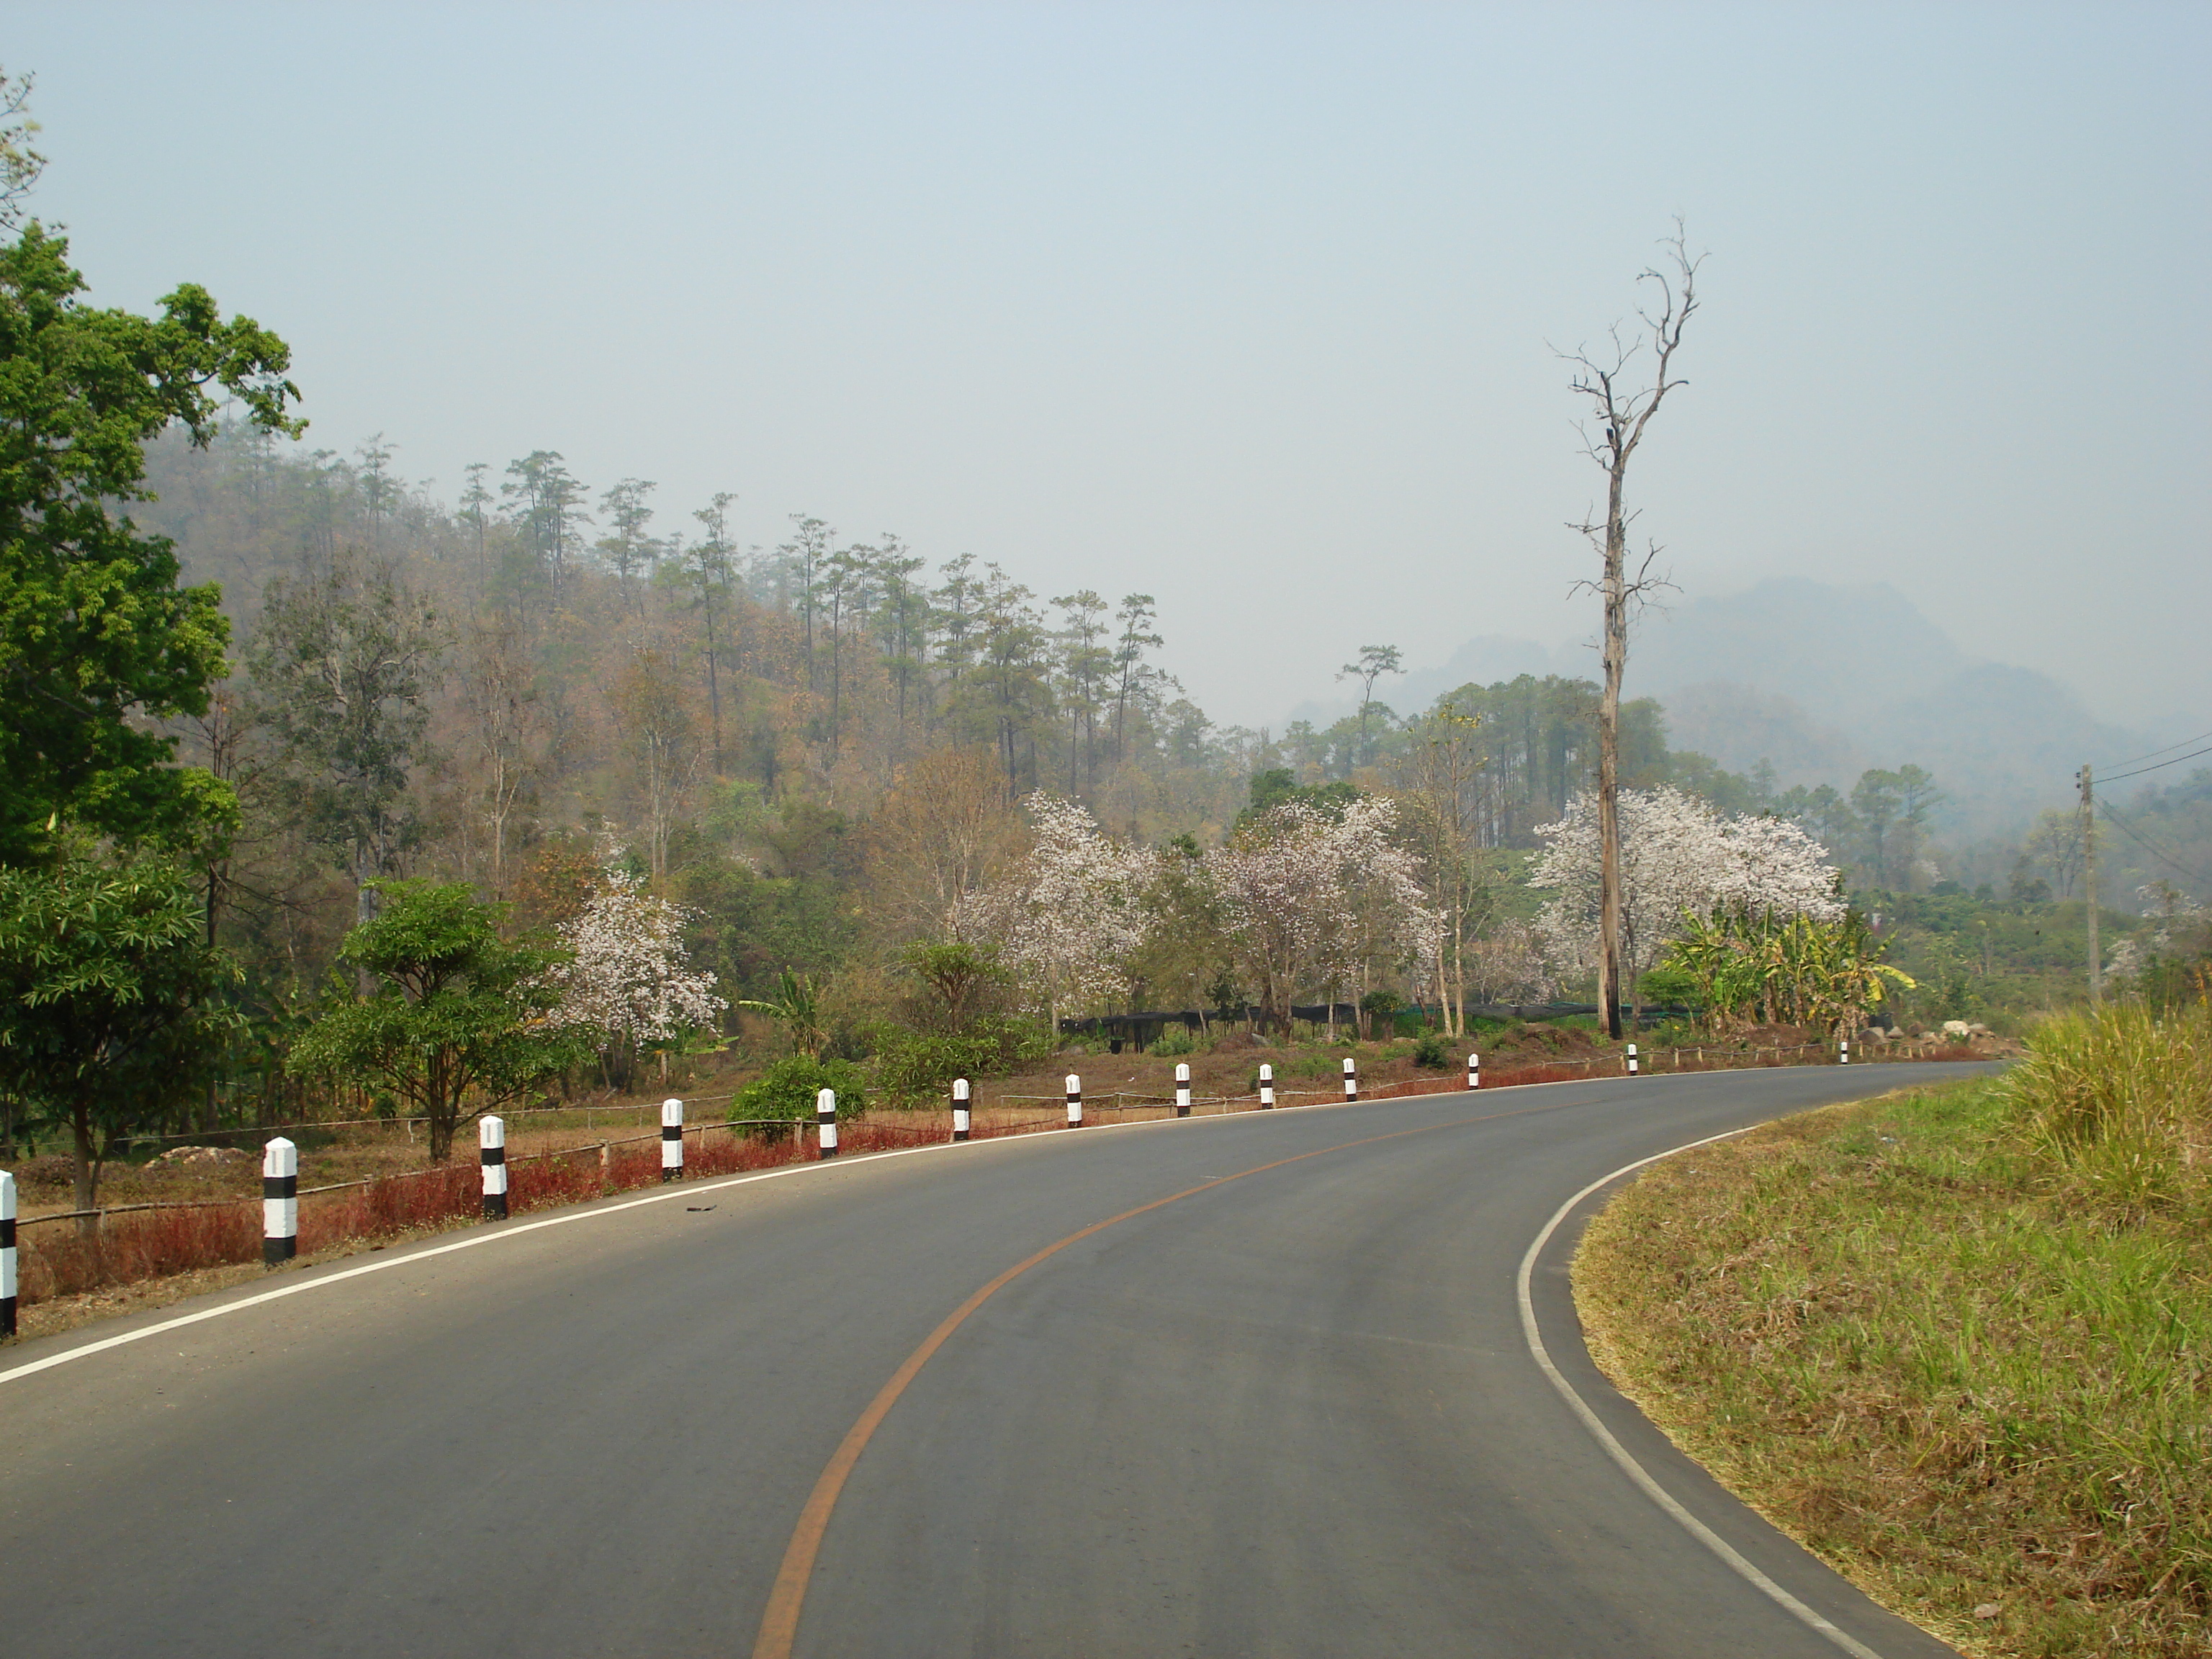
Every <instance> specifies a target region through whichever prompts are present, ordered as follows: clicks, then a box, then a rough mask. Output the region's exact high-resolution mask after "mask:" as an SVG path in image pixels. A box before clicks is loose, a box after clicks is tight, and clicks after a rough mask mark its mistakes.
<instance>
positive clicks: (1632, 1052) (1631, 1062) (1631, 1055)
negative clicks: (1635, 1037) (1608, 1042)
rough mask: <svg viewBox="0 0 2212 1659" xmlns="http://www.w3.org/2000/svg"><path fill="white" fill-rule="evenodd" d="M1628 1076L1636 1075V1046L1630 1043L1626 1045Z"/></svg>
mask: <svg viewBox="0 0 2212 1659" xmlns="http://www.w3.org/2000/svg"><path fill="white" fill-rule="evenodd" d="M1628 1074H1629V1076H1631V1077H1634V1076H1635V1075H1636V1045H1635V1044H1634V1043H1630V1044H1629V1045H1628Z"/></svg>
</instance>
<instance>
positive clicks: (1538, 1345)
mask: <svg viewBox="0 0 2212 1659" xmlns="http://www.w3.org/2000/svg"><path fill="white" fill-rule="evenodd" d="M1758 1127H1760V1126H1759V1125H1758V1124H1755V1123H1753V1124H1747V1125H1746V1126H1745V1127H1743V1128H1741V1129H1730V1130H1729V1131H1728V1132H1727V1133H1725V1134H1717V1135H1707V1136H1705V1139H1702V1140H1688V1141H1685V1142H1683V1143H1682V1145H1680V1146H1670V1147H1668V1149H1667V1150H1666V1151H1665V1152H1654V1153H1652V1154H1651V1156H1650V1157H1649V1158H1638V1159H1637V1160H1636V1162H1635V1163H1633V1164H1622V1165H1621V1166H1620V1168H1619V1169H1618V1170H1614V1171H1613V1173H1612V1174H1611V1175H1607V1176H1600V1177H1599V1178H1598V1179H1597V1180H1595V1181H1593V1182H1590V1184H1589V1186H1587V1187H1585V1188H1583V1189H1582V1191H1580V1192H1578V1193H1577V1194H1575V1195H1574V1196H1573V1197H1572V1198H1571V1199H1569V1200H1567V1201H1566V1202H1565V1203H1564V1204H1562V1205H1560V1206H1559V1208H1558V1210H1556V1211H1555V1212H1553V1216H1552V1218H1551V1219H1550V1220H1549V1221H1547V1222H1546V1223H1545V1224H1544V1230H1543V1231H1541V1232H1540V1233H1538V1234H1537V1235H1536V1238H1535V1242H1534V1243H1532V1244H1530V1245H1529V1246H1528V1254H1527V1255H1523V1256H1522V1258H1521V1271H1520V1273H1519V1274H1518V1275H1517V1276H1516V1279H1515V1281H1514V1292H1515V1294H1516V1297H1518V1298H1519V1301H1520V1304H1521V1333H1522V1335H1523V1336H1524V1337H1526V1338H1527V1339H1528V1352H1529V1354H1530V1355H1531V1356H1532V1357H1533V1358H1534V1359H1535V1361H1536V1364H1537V1365H1538V1367H1539V1368H1540V1369H1541V1370H1542V1371H1543V1373H1544V1375H1545V1376H1547V1377H1548V1378H1550V1379H1551V1383H1552V1386H1553V1388H1555V1389H1558V1390H1559V1395H1560V1397H1561V1398H1562V1399H1564V1400H1565V1401H1566V1402H1567V1405H1568V1407H1569V1408H1570V1409H1571V1410H1572V1411H1573V1413H1574V1414H1575V1415H1576V1416H1577V1417H1578V1418H1580V1419H1582V1425H1583V1427H1584V1428H1586V1429H1588V1430H1589V1431H1590V1434H1591V1436H1592V1437H1594V1438H1595V1440H1596V1441H1597V1443H1598V1444H1599V1445H1601V1446H1602V1447H1603V1448H1604V1449H1605V1452H1606V1455H1607V1456H1608V1457H1610V1458H1612V1459H1613V1462H1614V1463H1615V1464H1617V1465H1619V1467H1620V1471H1621V1473H1622V1474H1626V1476H1627V1477H1628V1478H1629V1479H1630V1480H1632V1481H1634V1482H1635V1483H1636V1485H1637V1486H1638V1489H1639V1490H1640V1491H1641V1492H1643V1493H1644V1496H1645V1497H1647V1498H1650V1500H1651V1501H1652V1502H1653V1503H1655V1504H1657V1505H1658V1506H1659V1507H1660V1508H1661V1509H1662V1510H1665V1511H1666V1512H1667V1513H1668V1515H1669V1516H1672V1517H1673V1518H1674V1520H1675V1521H1676V1522H1679V1523H1680V1526H1681V1527H1682V1529H1683V1530H1684V1531H1686V1532H1687V1533H1688V1534H1690V1535H1691V1536H1692V1538H1694V1539H1696V1540H1697V1541H1699V1543H1701V1544H1703V1545H1704V1546H1705V1547H1706V1548H1707V1549H1709V1550H1711V1552H1712V1553H1714V1554H1715V1555H1717V1556H1718V1557H1719V1558H1720V1559H1721V1560H1722V1561H1723V1563H1725V1564H1726V1565H1728V1566H1729V1569H1730V1570H1732V1571H1734V1572H1735V1574H1736V1576H1737V1577H1740V1578H1741V1579H1743V1580H1744V1581H1745V1582H1746V1583H1748V1584H1750V1585H1751V1586H1752V1588H1753V1589H1756V1590H1758V1591H1759V1592H1760V1593H1761V1594H1762V1595H1765V1596H1766V1597H1767V1598H1768V1599H1769V1600H1771V1601H1773V1602H1774V1603H1776V1605H1778V1607H1782V1608H1783V1609H1784V1611H1786V1612H1788V1613H1790V1614H1791V1615H1792V1616H1793V1617H1795V1618H1796V1619H1797V1620H1799V1621H1800V1622H1801V1623H1803V1624H1805V1625H1807V1626H1810V1627H1811V1628H1812V1629H1814V1630H1815V1631H1818V1632H1820V1634H1821V1635H1823V1636H1825V1637H1826V1638H1828V1640H1830V1641H1831V1642H1832V1643H1834V1644H1836V1645H1837V1646H1838V1647H1839V1648H1841V1649H1842V1650H1844V1652H1845V1653H1848V1654H1850V1655H1851V1656H1852V1659H1882V1656H1881V1654H1880V1653H1878V1652H1876V1651H1875V1650H1874V1649H1872V1648H1870V1647H1869V1646H1867V1644H1865V1643H1863V1642H1862V1641H1859V1640H1858V1639H1857V1638H1855V1637H1853V1636H1851V1635H1850V1634H1849V1633H1848V1632H1844V1631H1843V1630H1841V1629H1838V1627H1837V1626H1835V1625H1834V1624H1833V1623H1832V1622H1831V1621H1830V1620H1827V1619H1826V1618H1824V1617H1823V1616H1822V1615H1821V1614H1820V1613H1816V1612H1814V1610H1813V1609H1812V1608H1811V1607H1807V1606H1806V1605H1805V1604H1804V1603H1803V1602H1802V1601H1799V1600H1798V1599H1797V1598H1796V1596H1794V1595H1791V1594H1790V1592H1789V1591H1788V1590H1786V1589H1783V1588H1782V1586H1781V1585H1779V1584H1778V1583H1775V1582H1774V1581H1773V1580H1772V1579H1771V1578H1769V1577H1767V1576H1766V1575H1765V1573H1763V1572H1761V1571H1759V1569H1758V1568H1757V1567H1755V1566H1753V1565H1752V1564H1751V1563H1750V1562H1749V1561H1747V1560H1746V1559H1744V1557H1743V1556H1742V1555H1741V1553H1738V1552H1737V1551H1736V1549H1735V1547H1734V1546H1732V1545H1730V1544H1729V1541H1727V1540H1726V1539H1724V1538H1723V1537H1722V1536H1721V1535H1720V1534H1718V1533H1717V1532H1715V1531H1714V1530H1713V1529H1712V1528H1711V1527H1709V1526H1707V1525H1706V1524H1705V1522H1702V1521H1700V1520H1699V1519H1698V1517H1697V1516H1694V1515H1692V1514H1691V1513H1690V1511H1689V1510H1686V1509H1685V1508H1684V1507H1683V1506H1682V1504H1681V1503H1680V1500H1679V1499H1677V1498H1675V1497H1674V1494H1673V1493H1672V1492H1668V1490H1667V1489H1666V1488H1665V1487H1664V1486H1661V1485H1660V1484H1659V1482H1658V1481H1657V1480H1656V1479H1655V1478H1654V1477H1653V1476H1652V1474H1651V1472H1650V1470H1649V1469H1646V1468H1644V1465H1643V1464H1641V1463H1639V1462H1637V1461H1636V1459H1635V1458H1634V1457H1633V1456H1632V1455H1631V1454H1630V1452H1629V1450H1628V1449H1627V1448H1626V1446H1624V1445H1622V1444H1621V1443H1620V1441H1619V1440H1617V1439H1615V1438H1614V1437H1613V1431H1612V1430H1610V1429H1608V1428H1607V1427H1606V1425H1604V1423H1603V1422H1602V1421H1601V1420H1600V1419H1599V1417H1598V1414H1597V1413H1595V1412H1594V1411H1592V1410H1591V1409H1590V1407H1589V1401H1586V1400H1584V1399H1583V1397H1582V1395H1579V1394H1577V1393H1576V1392H1575V1386H1574V1384H1573V1383H1570V1382H1568V1381H1567V1379H1566V1377H1565V1376H1564V1375H1562V1374H1561V1372H1560V1370H1559V1367H1558V1366H1557V1365H1555V1364H1553V1363H1552V1356H1551V1352H1550V1351H1549V1350H1548V1349H1547V1348H1546V1347H1545V1346H1544V1334H1543V1332H1542V1331H1541V1330H1540V1329H1539V1328H1537V1324H1536V1304H1535V1301H1534V1297H1532V1296H1531V1295H1530V1294H1529V1282H1530V1279H1531V1278H1532V1276H1533V1275H1534V1273H1535V1270H1536V1258H1537V1257H1538V1256H1539V1255H1541V1254H1542V1253H1543V1249H1544V1246H1545V1245H1547V1244H1548V1243H1551V1241H1552V1235H1553V1233H1555V1232H1557V1231H1559V1225H1560V1224H1561V1223H1562V1222H1564V1221H1565V1219H1566V1218H1567V1217H1568V1216H1569V1215H1571V1214H1572V1213H1573V1212H1574V1210H1575V1207H1576V1206H1577V1205H1579V1204H1581V1203H1582V1201H1583V1200H1584V1199H1586V1198H1588V1197H1589V1195H1590V1194H1592V1193H1595V1192H1596V1191H1598V1190H1599V1189H1600V1188H1603V1187H1606V1186H1608V1185H1610V1184H1611V1183H1612V1182H1616V1181H1618V1180H1620V1178H1621V1176H1625V1175H1632V1174H1634V1173H1635V1172H1636V1171H1637V1170H1640V1169H1642V1168H1644V1165H1646V1164H1656V1163H1659V1162H1660V1161H1661V1160H1662V1159H1664V1158H1673V1157H1674V1156H1675V1155H1676V1154H1678V1153H1680V1152H1694V1151H1695V1150H1696V1149H1697V1148H1699V1147H1700V1146H1711V1145H1712V1144H1713V1143H1714V1142H1715V1141H1717V1140H1732V1139H1735V1137H1736V1136H1738V1135H1741V1134H1748V1133H1751V1131H1752V1130H1753V1129H1755V1128H1758ZM0 1380H4V1379H0Z"/></svg>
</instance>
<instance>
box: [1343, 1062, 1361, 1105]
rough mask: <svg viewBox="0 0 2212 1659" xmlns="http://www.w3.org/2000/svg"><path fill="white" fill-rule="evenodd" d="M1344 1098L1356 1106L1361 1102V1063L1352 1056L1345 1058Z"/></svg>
mask: <svg viewBox="0 0 2212 1659" xmlns="http://www.w3.org/2000/svg"><path fill="white" fill-rule="evenodd" d="M1344 1097H1345V1099H1346V1101H1348V1102H1350V1103H1352V1104H1354V1105H1357V1104H1358V1101H1359V1062H1358V1061H1357V1060H1354V1059H1352V1056H1351V1055H1350V1054H1346V1056H1345V1057H1344Z"/></svg>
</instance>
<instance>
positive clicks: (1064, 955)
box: [956, 790, 1154, 1033]
mask: <svg viewBox="0 0 2212 1659" xmlns="http://www.w3.org/2000/svg"><path fill="white" fill-rule="evenodd" d="M1022 805H1023V808H1024V811H1026V812H1027V813H1028V814H1029V817H1030V829H1031V833H1032V835H1033V837H1034V840H1033V842H1032V844H1031V846H1030V851H1029V853H1028V854H1026V855H1025V856H1024V857H1023V858H1021V859H1020V860H1017V861H1016V863H1015V864H1014V866H1013V867H1012V869H1011V870H1010V871H1009V872H1007V873H1006V875H1005V876H1003V877H1001V878H1000V879H999V880H997V881H995V882H993V883H991V884H989V885H987V886H985V887H983V888H981V889H979V890H977V891H975V893H973V894H971V895H969V896H968V897H967V898H966V899H965V900H964V901H963V902H962V905H961V907H960V911H959V914H958V915H957V921H956V925H957V930H958V932H959V933H960V934H961V936H962V937H963V938H981V939H989V940H991V941H993V942H994V943H995V944H996V945H997V946H998V948H999V961H1000V964H1001V965H1002V966H1004V967H1006V968H1008V969H1012V972H1013V974H1014V978H1015V983H1016V986H1017V987H1018V990H1019V991H1020V993H1021V994H1022V996H1023V999H1024V1001H1025V1002H1026V1003H1027V1004H1028V1006H1030V1007H1032V1008H1035V1009H1036V1010H1037V1011H1039V1012H1042V1013H1043V1014H1044V1015H1045V1016H1046V1017H1047V1018H1048V1019H1050V1020H1051V1022H1052V1029H1053V1030H1054V1032H1055V1033H1057V1032H1058V1031H1059V1030H1060V1014H1061V1012H1062V1011H1063V1010H1064V1009H1066V1008H1068V1007H1071V1006H1076V1005H1079V1004H1083V1003H1089V1002H1097V1001H1101V1000H1106V999H1108V998H1111V997H1115V996H1118V995H1120V994H1122V993H1123V992H1124V991H1125V990H1126V989H1127V986H1128V974H1129V958H1130V957H1132V956H1133V955H1134V954H1135V952H1136V951H1137V948H1138V946H1139V945H1141V944H1143V942H1144V939H1145V932H1146V920H1147V919H1146V910H1145V903H1144V895H1145V891H1146V887H1147V886H1148V885H1149V884H1150V883H1151V881H1152V876H1153V873H1154V868H1153V866H1154V860H1153V859H1152V855H1151V854H1148V853H1146V852H1144V851H1143V850H1142V849H1140V848H1134V847H1131V846H1129V845H1127V843H1125V842H1118V841H1115V840H1114V839H1113V837H1111V836H1107V835H1104V834H1103V833H1101V832H1100V830H1099V828H1098V825H1097V823H1096V822H1095V821H1094V820H1093V819H1092V818H1091V814H1090V813H1088V812H1086V811H1084V809H1083V808H1082V807H1080V806H1079V805H1076V804H1075V803H1074V802H1073V801H1071V800H1064V799H1061V798H1060V797H1059V796H1057V795H1051V794H1047V793H1044V792H1043V791H1042V790H1040V791H1038V792H1037V793H1035V794H1032V795H1030V796H1029V797H1027V798H1026V799H1024V801H1023V802H1022Z"/></svg>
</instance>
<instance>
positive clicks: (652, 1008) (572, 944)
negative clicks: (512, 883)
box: [545, 870, 729, 1047]
mask: <svg viewBox="0 0 2212 1659" xmlns="http://www.w3.org/2000/svg"><path fill="white" fill-rule="evenodd" d="M692 914H694V913H693V912H691V911H690V910H688V909H687V908H685V907H684V906H683V905H680V904H671V902H669V901H667V900H666V899H660V898H653V897H652V896H649V895H648V894H647V893H646V892H645V890H644V884H643V883H642V882H641V880H640V879H639V878H637V877H635V876H634V875H631V874H630V873H629V872H627V871H624V870H609V871H607V872H605V874H604V875H603V876H602V877H601V878H600V881H599V888H598V890H596V891H595V892H593V893H592V896H591V898H590V899H589V900H588V901H587V902H586V903H585V906H584V908H583V913H582V914H581V915H579V916H577V917H576V919H575V920H574V921H566V922H563V923H562V924H561V928H560V933H561V939H562V943H563V944H565V945H568V949H569V950H570V951H572V952H573V953H574V954H573V955H572V956H571V957H569V959H568V961H566V962H562V963H556V965H555V966H554V967H552V968H551V969H548V970H547V972H546V975H545V979H546V982H547V983H548V984H550V985H551V986H552V987H554V988H555V989H556V990H557V991H558V992H559V993H560V994H561V1000H560V1003H559V1005H558V1006H556V1008H555V1010H554V1012H553V1015H552V1021H553V1023H554V1024H556V1025H564V1026H582V1027H585V1028H586V1029H589V1030H596V1031H599V1032H602V1033H604V1034H605V1037H606V1040H607V1041H608V1042H610V1043H622V1042H627V1043H629V1044H630V1045H631V1046H632V1047H636V1046H638V1045H641V1044H644V1043H647V1042H665V1041H666V1040H667V1039H668V1038H670V1037H672V1036H675V1035H676V1034H677V1033H678V1031H679V1030H684V1029H685V1028H687V1027H691V1028H696V1027H698V1026H703V1025H711V1024H713V1023H714V1017H715V1016H716V1015H717V1014H719V1013H720V1012H721V1011H722V1010H723V1009H725V1008H726V1007H727V1006H729V1004H728V1003H727V1002H726V1001H724V1000H723V999H722V998H721V997H720V995H718V994H716V993H715V990H714V975H713V974H711V973H708V972H707V971H705V970H704V969H694V968H693V967H691V966H690V952H689V951H686V950H685V949H684V939H683V929H684V921H686V919H687V918H689V917H690V915H692Z"/></svg>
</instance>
